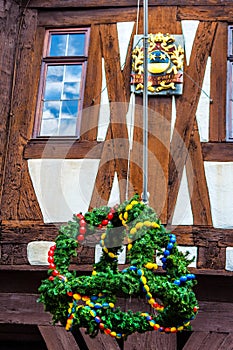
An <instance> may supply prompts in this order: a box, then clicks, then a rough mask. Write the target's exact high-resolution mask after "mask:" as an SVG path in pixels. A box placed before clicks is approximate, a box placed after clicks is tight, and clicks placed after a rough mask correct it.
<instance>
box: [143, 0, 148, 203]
mask: <svg viewBox="0 0 233 350" xmlns="http://www.w3.org/2000/svg"><path fill="white" fill-rule="evenodd" d="M143 23H144V37H143V48H144V62H143V67H144V75H143V76H144V78H143V192H142V200H143V202H144V203H148V191H147V186H148V90H147V85H148V0H144V3H143Z"/></svg>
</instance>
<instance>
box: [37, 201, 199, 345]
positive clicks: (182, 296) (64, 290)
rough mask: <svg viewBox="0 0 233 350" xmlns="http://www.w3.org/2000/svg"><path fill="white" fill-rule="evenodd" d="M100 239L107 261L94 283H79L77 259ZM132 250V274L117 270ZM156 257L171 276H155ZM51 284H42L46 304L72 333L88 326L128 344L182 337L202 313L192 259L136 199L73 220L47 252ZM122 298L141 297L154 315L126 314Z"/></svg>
mask: <svg viewBox="0 0 233 350" xmlns="http://www.w3.org/2000/svg"><path fill="white" fill-rule="evenodd" d="M97 233H99V234H100V236H101V240H100V244H101V246H102V250H103V254H102V256H101V259H100V261H99V262H98V263H96V264H94V265H93V272H92V275H91V276H85V275H84V276H78V277H77V276H76V272H75V271H70V270H69V266H70V259H71V257H72V256H76V255H77V251H76V249H77V247H78V246H79V244H81V243H83V242H85V241H86V240H88V238H89V237H88V236H90V235H93V234H97ZM124 243H126V244H127V249H128V252H127V262H128V264H129V265H128V267H127V268H126V269H124V270H123V271H120V270H119V269H118V259H117V257H118V254H119V252H120V251H121V249H122V248H121V247H122V244H124ZM156 255H157V256H160V258H161V261H162V263H163V269H164V271H165V273H164V274H162V273H159V274H156V273H155V270H156V269H157V268H158V266H157V264H156ZM48 261H49V264H50V265H49V271H48V273H49V275H50V276H49V278H48V279H46V280H44V281H42V284H41V286H40V288H39V292H40V298H39V301H40V302H42V303H43V304H44V306H45V310H46V311H49V312H50V313H51V314H52V315H53V321H54V323H56V322H61V324H62V325H63V326H65V327H66V329H67V330H71V329H73V328H75V327H84V328H86V331H87V333H88V334H90V335H91V336H95V335H96V334H97V333H98V332H99V331H101V332H104V333H106V334H110V335H111V336H112V337H116V338H123V339H126V338H127V336H128V335H130V334H132V333H134V332H140V333H144V332H147V331H152V330H158V331H159V332H165V333H173V332H174V333H175V332H178V331H182V330H184V329H187V328H188V329H190V320H192V319H194V318H195V316H196V313H197V311H198V306H197V300H196V297H195V294H194V292H193V290H192V288H193V286H194V285H195V284H196V279H195V275H193V274H191V273H189V271H188V269H187V266H188V265H189V263H190V260H188V258H187V254H186V255H185V254H183V253H181V252H180V251H179V250H178V249H177V243H176V236H175V235H174V234H172V233H170V232H168V231H167V230H166V229H165V227H164V226H163V225H162V224H161V222H160V221H159V219H158V218H157V216H156V214H155V212H154V210H153V209H152V208H150V207H149V206H147V205H145V204H144V203H143V202H141V201H140V198H139V196H138V195H135V196H134V197H133V198H132V199H130V200H129V201H126V202H124V203H123V204H121V205H119V206H115V207H114V208H109V207H101V208H98V209H94V210H93V211H92V212H88V213H86V214H85V215H84V216H83V215H82V214H81V213H80V214H77V215H75V216H74V218H73V221H69V222H68V224H67V225H66V226H62V227H61V228H60V230H59V234H58V236H57V238H56V244H55V245H54V246H52V247H51V248H50V250H49V253H48ZM117 296H122V297H125V298H129V297H131V296H132V297H140V298H143V299H144V300H146V301H147V302H148V304H149V306H150V310H149V311H150V313H148V312H135V313H134V312H132V311H131V310H128V311H126V312H124V311H122V310H121V308H120V307H119V306H117V305H116V304H117Z"/></svg>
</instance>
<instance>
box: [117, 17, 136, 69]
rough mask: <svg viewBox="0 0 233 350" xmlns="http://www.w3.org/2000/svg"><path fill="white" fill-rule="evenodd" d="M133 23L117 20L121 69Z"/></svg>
mask: <svg viewBox="0 0 233 350" xmlns="http://www.w3.org/2000/svg"><path fill="white" fill-rule="evenodd" d="M134 23H135V22H118V23H117V32H118V42H119V49H120V62H121V69H123V68H124V65H125V60H126V56H127V51H128V47H129V42H130V38H131V35H132V31H133V27H134Z"/></svg>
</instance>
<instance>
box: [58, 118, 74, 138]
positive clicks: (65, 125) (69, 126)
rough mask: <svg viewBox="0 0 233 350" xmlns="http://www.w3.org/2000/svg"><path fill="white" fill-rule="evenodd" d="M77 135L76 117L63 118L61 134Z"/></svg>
mask: <svg viewBox="0 0 233 350" xmlns="http://www.w3.org/2000/svg"><path fill="white" fill-rule="evenodd" d="M75 135H76V118H75V119H61V122H60V128H59V136H75Z"/></svg>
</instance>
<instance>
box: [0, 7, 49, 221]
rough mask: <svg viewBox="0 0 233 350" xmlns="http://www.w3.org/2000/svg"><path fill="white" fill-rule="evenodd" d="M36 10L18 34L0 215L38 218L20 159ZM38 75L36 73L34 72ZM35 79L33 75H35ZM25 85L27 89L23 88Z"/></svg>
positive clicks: (26, 130) (26, 133)
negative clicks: (14, 81) (12, 115)
mask: <svg viewBox="0 0 233 350" xmlns="http://www.w3.org/2000/svg"><path fill="white" fill-rule="evenodd" d="M36 25H37V13H36V11H33V10H28V11H27V12H26V14H25V17H24V22H23V25H22V27H21V32H20V36H19V42H18V45H19V50H18V57H17V72H16V84H15V89H14V94H13V98H14V100H13V113H14V118H13V119H12V123H11V125H10V130H9V131H8V132H9V147H8V150H7V152H8V154H7V159H6V161H7V167H6V173H5V175H6V176H5V182H4V189H3V198H2V211H1V213H2V218H5V219H7V218H8V219H34V220H35V219H37V220H42V215H41V211H40V208H39V205H38V202H37V199H36V196H35V193H34V189H33V187H32V183H31V179H30V176H29V172H28V167H27V162H26V161H25V160H23V158H22V153H23V147H24V146H25V144H26V142H27V140H28V139H29V138H30V137H31V133H32V127H33V119H32V118H31V114H30V111H31V107H32V104H31V103H32V100H31V98H30V95H29V94H28V89H30V88H32V86H33V84H34V83H35V82H34V76H33V74H32V59H33V58H32V55H30V54H29V52H32V51H33V50H34V43H35V33H36ZM38 74H39V73H38ZM35 80H36V77H35ZM25 86H27V87H28V88H27V89H25Z"/></svg>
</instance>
